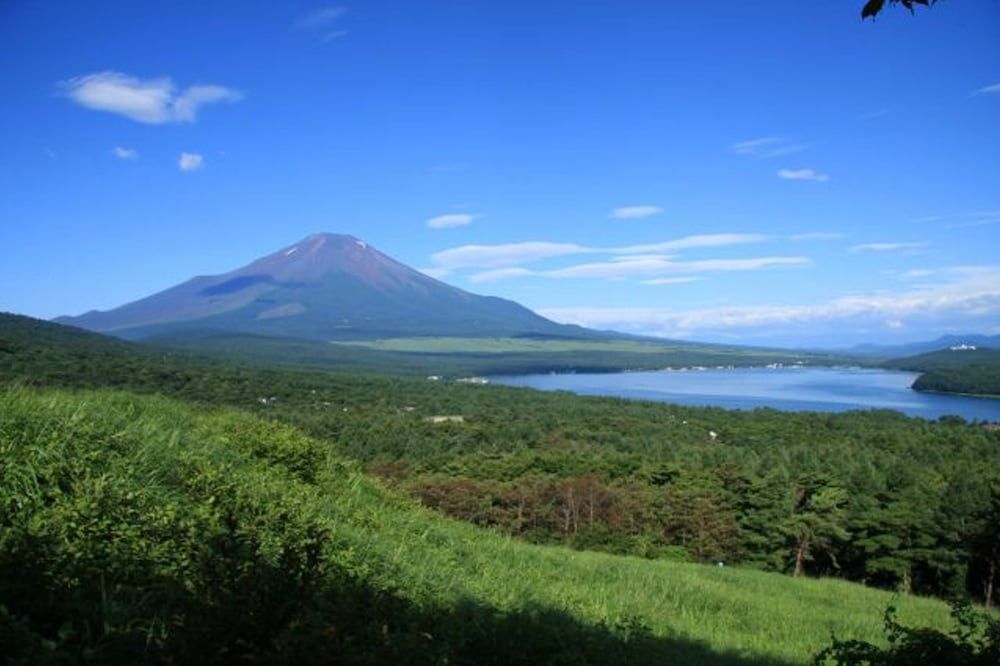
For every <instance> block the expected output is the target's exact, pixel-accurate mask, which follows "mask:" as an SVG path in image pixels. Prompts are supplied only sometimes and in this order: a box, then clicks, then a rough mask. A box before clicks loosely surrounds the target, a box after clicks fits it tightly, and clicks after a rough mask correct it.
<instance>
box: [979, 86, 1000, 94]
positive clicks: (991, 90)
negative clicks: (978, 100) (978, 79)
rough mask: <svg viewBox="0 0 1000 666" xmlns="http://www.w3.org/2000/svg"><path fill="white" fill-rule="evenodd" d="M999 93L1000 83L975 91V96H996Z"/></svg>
mask: <svg viewBox="0 0 1000 666" xmlns="http://www.w3.org/2000/svg"><path fill="white" fill-rule="evenodd" d="M997 93H1000V83H993V84H991V85H988V86H983V87H982V88H980V89H979V90H977V91H975V92H974V93H973V95H995V94H997Z"/></svg>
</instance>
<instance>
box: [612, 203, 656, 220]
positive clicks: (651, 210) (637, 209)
mask: <svg viewBox="0 0 1000 666" xmlns="http://www.w3.org/2000/svg"><path fill="white" fill-rule="evenodd" d="M662 212H663V209H662V208H660V207H659V206H648V205H647V206H622V207H621V208H615V209H614V210H612V211H611V215H610V217H612V218H614V219H616V220H641V219H642V218H644V217H650V216H652V215H659V214H660V213H662Z"/></svg>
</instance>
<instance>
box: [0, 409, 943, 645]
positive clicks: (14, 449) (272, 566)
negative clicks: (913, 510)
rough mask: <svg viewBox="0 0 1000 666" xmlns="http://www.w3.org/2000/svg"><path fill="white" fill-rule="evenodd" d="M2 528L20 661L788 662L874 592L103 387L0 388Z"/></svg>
mask: <svg viewBox="0 0 1000 666" xmlns="http://www.w3.org/2000/svg"><path fill="white" fill-rule="evenodd" d="M0 528H2V531H0V651H4V652H6V653H7V654H11V655H15V663H18V662H17V659H21V662H20V663H39V662H43V663H44V661H45V660H46V659H47V660H49V661H51V663H62V660H64V659H69V658H76V659H83V658H90V659H97V660H99V661H106V662H117V663H138V662H141V661H160V662H168V661H175V662H176V661H181V662H183V661H186V660H190V659H196V660H197V661H200V662H202V663H212V662H216V663H223V662H227V661H233V660H236V658H237V657H238V658H240V659H252V660H255V661H263V662H266V663H291V662H293V661H294V662H296V663H299V664H302V663H313V662H318V661H323V660H331V655H333V656H335V657H336V659H334V660H335V661H341V662H345V663H390V662H391V663H517V662H521V663H594V664H600V663H650V662H657V663H677V664H699V663H701V664H746V663H771V664H797V663H807V662H808V661H809V659H810V657H811V655H812V654H814V653H815V652H816V651H817V650H819V649H820V648H821V647H823V646H824V645H826V644H827V643H829V640H830V636H831V634H836V635H838V636H841V637H846V636H850V637H856V638H860V639H864V640H868V641H872V642H875V643H879V642H881V641H882V638H881V625H882V622H881V617H882V611H883V610H884V608H885V607H886V605H887V604H888V603H890V601H892V600H893V596H892V595H890V594H888V593H885V592H882V591H878V590H874V589H867V588H864V587H862V586H859V585H855V584H850V583H845V582H842V581H836V580H801V579H792V578H789V577H786V576H781V575H777V574H770V573H763V572H757V571H751V570H741V569H736V568H731V567H712V566H703V565H695V564H683V563H674V562H666V561H650V560H642V559H636V558H627V557H618V556H612V555H604V554H599V553H584V552H575V551H571V550H568V549H564V548H557V547H543V546H533V545H529V544H525V543H522V542H517V541H513V540H511V539H508V538H505V537H503V536H501V535H499V534H495V533H492V532H488V531H484V530H481V529H478V528H475V527H473V526H470V525H467V524H464V523H458V522H455V521H451V520H448V519H444V518H442V517H440V516H438V515H436V514H433V513H431V512H429V511H427V510H425V509H423V508H420V507H419V506H417V505H416V504H414V503H413V502H412V501H411V500H408V499H406V498H404V497H402V496H399V495H397V494H394V493H392V492H389V491H387V490H386V489H384V488H383V487H382V486H380V485H379V484H378V483H377V482H375V481H373V480H371V479H370V478H368V477H366V476H365V475H363V474H362V473H361V472H360V471H359V469H358V468H357V467H356V466H355V465H353V464H351V463H349V462H347V461H344V460H342V459H340V458H339V457H337V456H336V455H334V454H333V453H332V449H331V448H330V447H328V446H327V445H326V444H324V443H323V442H320V441H317V440H314V439H311V438H309V437H306V436H305V435H303V434H301V433H299V432H298V431H296V430H294V429H293V428H290V427H288V426H284V425H281V424H277V423H274V422H267V421H263V420H260V419H257V418H255V417H252V416H249V415H247V414H245V413H242V412H237V411H231V410H211V411H210V410H201V409H196V408H193V407H190V406H186V405H184V404H181V403H177V402H174V401H170V400H166V399H162V398H156V397H140V396H136V395H132V394H128V393H120V392H110V391H107V392H76V393H73V392H36V391H30V390H25V389H12V390H8V391H6V392H4V393H3V394H0ZM896 603H897V605H898V606H899V608H900V619H901V620H903V621H904V622H905V623H912V624H921V625H929V626H937V627H946V626H948V620H947V616H948V609H947V607H946V606H945V605H944V604H943V603H941V602H938V601H934V600H929V599H919V598H903V599H897V600H896Z"/></svg>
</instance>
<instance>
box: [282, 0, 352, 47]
mask: <svg viewBox="0 0 1000 666" xmlns="http://www.w3.org/2000/svg"><path fill="white" fill-rule="evenodd" d="M346 13H347V8H346V7H320V8H318V9H314V10H312V11H311V12H307V13H306V14H303V15H302V16H301V17H299V19H298V20H297V21H296V22H295V27H296V28H298V29H300V30H308V31H310V32H313V33H317V34H320V35H321V40H322V41H323V42H329V41H331V40H334V39H337V38H339V37H343V36H344V35H346V34H347V30H344V29H342V28H338V29H335V30H331V28H332V26H333V25H335V24H337V23H338V22H339V21H340V19H341V18H342V17H343V16H344V14H346Z"/></svg>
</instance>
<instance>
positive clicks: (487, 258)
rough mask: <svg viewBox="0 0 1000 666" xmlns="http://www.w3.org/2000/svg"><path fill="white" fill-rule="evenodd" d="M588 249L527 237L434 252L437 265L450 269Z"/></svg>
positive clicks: (499, 264)
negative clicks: (494, 243)
mask: <svg viewBox="0 0 1000 666" xmlns="http://www.w3.org/2000/svg"><path fill="white" fill-rule="evenodd" d="M587 251H588V250H587V248H585V247H583V246H580V245H577V244H575V243H549V242H546V241H527V242H523V243H504V244H501V245H462V246H460V247H453V248H451V249H448V250H443V251H441V252H437V253H435V254H433V255H431V259H432V260H433V261H434V264H435V265H437V266H439V267H443V268H449V269H456V268H500V267H503V266H514V265H517V264H527V263H531V262H534V261H539V260H542V259H549V258H552V257H561V256H565V255H570V254H579V253H581V252H587Z"/></svg>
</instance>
